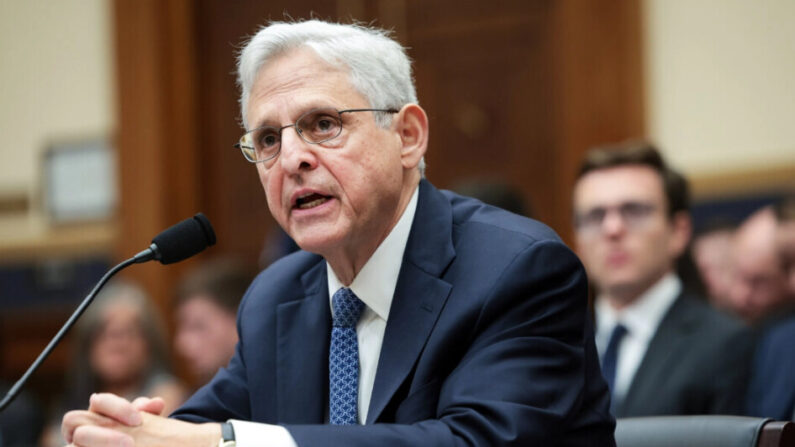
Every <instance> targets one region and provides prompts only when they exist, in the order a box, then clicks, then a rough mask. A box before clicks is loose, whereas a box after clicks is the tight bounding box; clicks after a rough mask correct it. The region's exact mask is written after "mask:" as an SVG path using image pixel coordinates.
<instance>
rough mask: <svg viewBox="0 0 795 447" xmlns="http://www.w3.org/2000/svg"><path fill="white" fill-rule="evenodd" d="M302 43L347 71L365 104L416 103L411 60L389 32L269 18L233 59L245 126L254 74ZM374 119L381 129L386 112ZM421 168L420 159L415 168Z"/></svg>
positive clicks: (388, 117) (393, 105)
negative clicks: (418, 165) (265, 24)
mask: <svg viewBox="0 0 795 447" xmlns="http://www.w3.org/2000/svg"><path fill="white" fill-rule="evenodd" d="M303 47H306V48H310V49H312V50H313V51H314V52H315V53H316V54H317V55H318V56H319V57H320V58H321V59H323V60H324V61H325V62H327V63H328V64H330V65H332V66H333V67H337V68H339V69H341V70H347V71H348V73H349V76H350V82H351V85H352V86H353V88H354V89H355V90H356V91H358V92H359V93H361V94H362V96H364V98H365V99H366V100H367V101H368V102H369V103H370V107H371V108H374V109H392V108H394V109H398V110H399V109H401V108H402V107H403V106H404V105H406V104H410V103H414V104H418V101H417V92H416V89H415V87H414V80H413V79H412V75H411V61H410V59H409V57H408V55H407V54H406V50H405V48H403V47H402V46H401V45H400V44H399V43H398V42H397V41H395V40H394V39H392V37H391V33H390V32H389V31H387V30H383V29H380V28H374V27H366V26H363V25H359V24H340V23H330V22H324V21H320V20H307V21H300V22H271V23H270V24H269V25H267V26H264V27H262V28H261V29H260V30H259V31H258V32H257V33H256V34H255V35H254V37H252V38H251V40H249V41H248V43H246V45H245V47H244V48H243V50H242V51H241V52H240V56H239V57H238V63H237V74H238V79H237V81H238V84H239V85H240V111H241V118H242V122H243V125H244V126H245V128H246V129H247V130H248V129H249V123H248V122H247V119H246V110H247V109H248V100H249V96H250V95H251V88H252V86H253V85H254V81H255V79H256V77H257V73H259V71H260V70H261V69H262V67H263V66H265V65H266V64H267V63H268V62H269V60H271V59H273V58H274V57H276V56H279V55H281V54H284V53H286V52H288V51H290V50H294V49H297V48H303ZM375 118H376V123H377V124H378V125H379V126H381V127H388V126H389V125H390V124H391V122H392V115H391V114H386V113H383V114H382V113H376V114H375ZM424 170H425V161H424V159H423V160H422V161H421V162H420V172H424Z"/></svg>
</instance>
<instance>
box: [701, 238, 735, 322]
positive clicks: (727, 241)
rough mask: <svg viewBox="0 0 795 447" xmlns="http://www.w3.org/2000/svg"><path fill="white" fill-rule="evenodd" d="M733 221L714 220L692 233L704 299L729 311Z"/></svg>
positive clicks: (716, 306)
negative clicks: (702, 283)
mask: <svg viewBox="0 0 795 447" xmlns="http://www.w3.org/2000/svg"><path fill="white" fill-rule="evenodd" d="M735 228H736V225H732V224H731V223H729V222H716V223H713V224H711V225H709V226H708V227H706V228H704V229H702V230H701V231H699V232H698V233H697V234H696V235H695V236H694V237H693V244H692V253H693V261H694V262H695V264H696V267H697V268H698V272H699V275H700V276H701V280H702V281H703V282H704V286H705V289H706V295H707V299H709V301H710V303H712V305H713V306H714V307H715V308H717V309H720V310H724V311H731V309H732V308H731V301H729V293H730V290H731V285H732V272H731V250H732V236H733V235H734V230H735Z"/></svg>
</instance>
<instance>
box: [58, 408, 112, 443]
mask: <svg viewBox="0 0 795 447" xmlns="http://www.w3.org/2000/svg"><path fill="white" fill-rule="evenodd" d="M83 425H97V426H101V427H113V426H117V425H119V423H118V422H116V421H114V420H113V419H110V418H107V417H105V416H102V415H99V414H96V413H92V412H90V411H87V410H73V411H70V412H68V413H66V414H65V415H64V417H63V421H62V422H61V435H62V436H63V438H64V440H65V441H66V442H72V441H73V435H74V431H75V430H76V429H77V427H80V426H83Z"/></svg>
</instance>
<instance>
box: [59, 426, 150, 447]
mask: <svg viewBox="0 0 795 447" xmlns="http://www.w3.org/2000/svg"><path fill="white" fill-rule="evenodd" d="M72 441H73V444H75V445H76V446H79V447H104V446H113V447H134V445H135V442H134V441H133V438H132V437H130V436H129V435H126V434H124V433H121V432H118V431H115V430H112V429H110V428H105V427H97V426H93V425H84V426H81V427H77V429H75V433H74V439H73V440H72Z"/></svg>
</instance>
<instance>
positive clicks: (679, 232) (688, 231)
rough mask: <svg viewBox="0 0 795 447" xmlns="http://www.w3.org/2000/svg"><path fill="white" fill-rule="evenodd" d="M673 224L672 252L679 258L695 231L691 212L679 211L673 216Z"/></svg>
mask: <svg viewBox="0 0 795 447" xmlns="http://www.w3.org/2000/svg"><path fill="white" fill-rule="evenodd" d="M671 225H672V227H673V237H672V239H671V251H672V253H671V254H672V255H674V258H678V257H679V256H681V255H682V253H684V251H685V250H686V249H687V244H688V243H690V238H691V236H692V233H693V223H692V221H691V219H690V214H689V213H687V212H684V211H679V212H677V213H676V214H674V215H673V217H672V218H671Z"/></svg>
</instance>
